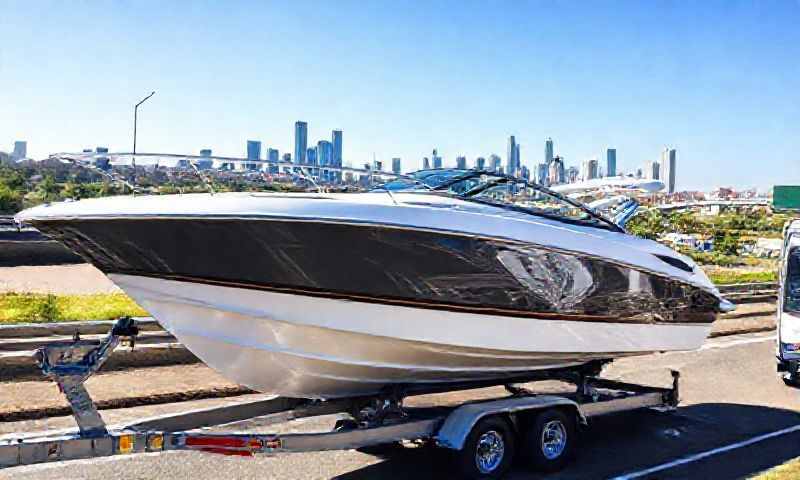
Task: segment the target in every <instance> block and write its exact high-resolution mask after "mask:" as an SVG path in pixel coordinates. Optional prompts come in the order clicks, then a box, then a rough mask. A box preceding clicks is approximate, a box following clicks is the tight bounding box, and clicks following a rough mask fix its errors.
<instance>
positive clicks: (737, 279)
mask: <svg viewBox="0 0 800 480" xmlns="http://www.w3.org/2000/svg"><path fill="white" fill-rule="evenodd" d="M706 273H707V275H708V278H710V279H711V281H712V282H714V283H716V284H717V285H727V284H730V283H758V282H777V281H778V272H776V271H774V270H767V271H762V272H731V271H724V270H723V271H719V270H717V271H712V272H706Z"/></svg>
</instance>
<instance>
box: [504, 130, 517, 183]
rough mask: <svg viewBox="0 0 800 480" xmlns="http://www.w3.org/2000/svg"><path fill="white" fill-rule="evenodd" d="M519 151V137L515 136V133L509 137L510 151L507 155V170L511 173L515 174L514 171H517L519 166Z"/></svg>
mask: <svg viewBox="0 0 800 480" xmlns="http://www.w3.org/2000/svg"><path fill="white" fill-rule="evenodd" d="M517 153H519V150H518V149H517V139H516V138H514V135H511V136H510V137H508V152H507V157H506V162H507V163H506V167H507V168H506V171H507V172H508V174H509V175H514V172H516V171H517V169H518V168H519V165H518V163H517V160H518V159H517Z"/></svg>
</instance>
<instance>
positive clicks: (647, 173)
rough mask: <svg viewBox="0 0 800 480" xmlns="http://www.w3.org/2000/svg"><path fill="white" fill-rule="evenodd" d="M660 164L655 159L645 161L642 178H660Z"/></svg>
mask: <svg viewBox="0 0 800 480" xmlns="http://www.w3.org/2000/svg"><path fill="white" fill-rule="evenodd" d="M660 167H661V165H660V164H659V163H658V162H657V161H653V162H646V163H645V164H644V178H647V179H649V180H660V179H661V176H660V173H661V172H660V170H661V168H660Z"/></svg>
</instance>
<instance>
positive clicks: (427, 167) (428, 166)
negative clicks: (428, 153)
mask: <svg viewBox="0 0 800 480" xmlns="http://www.w3.org/2000/svg"><path fill="white" fill-rule="evenodd" d="M422 169H423V170H430V169H431V160H430V159H429V158H428V157H422Z"/></svg>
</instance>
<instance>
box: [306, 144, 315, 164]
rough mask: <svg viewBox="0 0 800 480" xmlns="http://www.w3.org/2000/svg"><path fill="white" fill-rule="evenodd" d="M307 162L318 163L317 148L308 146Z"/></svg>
mask: <svg viewBox="0 0 800 480" xmlns="http://www.w3.org/2000/svg"><path fill="white" fill-rule="evenodd" d="M306 163H307V164H308V165H314V166H316V165H317V149H316V148H313V147H312V148H306Z"/></svg>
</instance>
